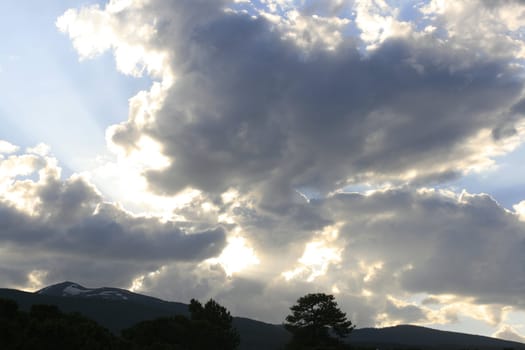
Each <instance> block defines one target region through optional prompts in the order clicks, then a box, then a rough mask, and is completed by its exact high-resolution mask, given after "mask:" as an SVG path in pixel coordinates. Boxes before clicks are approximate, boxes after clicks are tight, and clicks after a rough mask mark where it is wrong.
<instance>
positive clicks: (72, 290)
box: [36, 281, 163, 302]
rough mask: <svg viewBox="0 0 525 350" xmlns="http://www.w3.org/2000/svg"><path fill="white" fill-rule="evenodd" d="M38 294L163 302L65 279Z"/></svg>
mask: <svg viewBox="0 0 525 350" xmlns="http://www.w3.org/2000/svg"><path fill="white" fill-rule="evenodd" d="M36 294H41V295H50V296H58V297H77V298H89V299H107V300H131V301H137V302H144V301H146V300H147V301H149V302H151V301H155V302H163V301H162V300H160V299H157V298H153V297H149V296H145V295H141V294H136V293H133V292H130V291H128V290H125V289H120V288H109V287H102V288H86V287H84V286H82V285H80V284H78V283H76V282H71V281H65V282H61V283H57V284H53V285H51V286H48V287H45V288H42V289H40V290H39V291H37V292H36Z"/></svg>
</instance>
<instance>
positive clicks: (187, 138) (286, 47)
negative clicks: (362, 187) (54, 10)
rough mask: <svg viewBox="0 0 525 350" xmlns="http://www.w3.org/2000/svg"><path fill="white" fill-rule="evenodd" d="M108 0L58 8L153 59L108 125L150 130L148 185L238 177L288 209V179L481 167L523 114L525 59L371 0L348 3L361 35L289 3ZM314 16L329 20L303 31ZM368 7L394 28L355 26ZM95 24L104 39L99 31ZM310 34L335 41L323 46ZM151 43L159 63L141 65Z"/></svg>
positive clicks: (129, 139)
mask: <svg viewBox="0 0 525 350" xmlns="http://www.w3.org/2000/svg"><path fill="white" fill-rule="evenodd" d="M118 3H119V2H117V1H112V2H110V4H108V5H107V6H106V7H105V8H100V7H87V8H83V9H81V10H70V11H68V12H66V13H65V14H64V15H63V16H62V17H61V18H60V19H59V20H58V22H57V23H58V25H59V27H60V28H61V29H62V30H63V31H64V32H66V33H68V34H69V35H70V36H71V38H72V39H73V42H74V44H75V46H76V47H77V49H78V50H79V52H80V54H81V55H83V56H89V55H92V54H97V53H100V52H102V51H104V50H106V49H113V51H114V53H115V57H116V59H117V62H119V60H120V57H132V58H133V57H134V58H133V64H132V66H133V67H136V66H139V67H140V66H141V65H142V66H144V67H146V69H148V70H151V71H152V72H157V73H151V74H152V76H154V77H159V79H160V82H159V83H156V84H154V86H153V87H152V90H151V91H149V92H145V93H143V94H142V97H141V98H140V99H136V100H134V105H136V106H135V107H134V108H133V109H131V111H130V115H129V119H128V121H126V122H124V123H122V124H120V125H116V126H114V127H112V128H110V129H109V131H108V137H109V140H110V144H111V145H112V147H113V148H115V149H121V150H122V151H123V153H124V154H133V153H134V152H137V150H140V149H141V148H142V146H141V140H142V139H143V138H144V137H145V136H147V137H149V138H151V139H152V140H154V141H155V142H157V143H158V144H159V146H160V152H161V153H162V155H163V156H164V157H165V158H166V160H167V162H166V166H164V167H162V168H161V169H155V168H148V167H145V168H144V169H143V170H144V173H145V174H146V176H147V179H148V182H149V185H150V188H151V189H153V190H154V191H156V192H157V193H161V194H165V193H170V194H174V193H177V192H179V191H181V190H184V189H185V188H195V189H198V190H202V191H204V192H207V193H212V194H215V195H219V194H221V193H223V192H225V191H227V190H228V189H229V188H237V189H239V190H240V191H241V192H243V193H246V192H256V193H259V196H260V201H261V203H262V204H263V205H265V206H266V207H268V208H272V209H274V210H276V209H278V210H283V208H285V207H286V206H287V205H288V203H289V202H290V200H291V199H290V198H291V197H292V196H293V193H294V190H297V189H309V190H315V191H319V192H320V193H323V194H326V193H327V192H330V191H333V190H335V189H338V188H342V187H344V186H345V185H347V184H356V183H364V182H371V183H384V182H386V181H393V182H407V181H408V182H410V181H411V182H416V183H420V184H424V183H431V182H432V181H436V179H442V178H450V177H454V176H458V175H459V174H462V173H465V172H468V171H472V170H479V169H482V168H484V167H487V166H490V165H491V164H493V161H492V157H493V156H495V155H499V154H503V153H505V152H508V151H509V150H512V149H513V148H515V147H516V145H517V144H519V142H520V138H521V135H522V134H523V130H524V128H523V115H522V114H521V113H516V109H515V108H513V106H514V105H515V104H516V103H518V101H520V99H521V96H522V89H523V82H522V80H521V79H519V78H517V76H518V75H519V72H520V71H521V68H520V67H518V66H516V65H513V64H512V63H513V60H511V59H510V58H509V55H505V56H504V57H503V56H502V55H499V54H496V53H495V52H496V51H498V52H499V51H500V50H495V49H494V48H493V47H492V46H491V47H488V46H487V47H485V46H482V47H479V48H478V51H476V50H470V48H471V44H472V42H473V41H472V42H471V41H468V42H467V41H465V40H463V39H462V40H463V41H461V45H458V44H457V43H456V42H455V41H453V40H452V39H451V40H442V39H440V38H439V37H436V36H435V35H433V34H432V33H427V32H425V31H424V30H420V31H417V28H415V27H414V28H412V27H411V26H410V25H409V24H408V22H406V23H405V22H403V21H402V20H401V19H399V17H400V15H399V10H396V9H394V8H391V7H390V6H389V5H387V4H386V3H383V2H380V1H378V2H374V4H375V5H374V6H372V7H371V5H370V6H368V5H366V4H365V3H364V2H355V3H354V4H353V5H352V6H353V8H354V9H355V11H356V15H355V16H356V17H355V18H351V20H352V21H355V22H356V23H357V27H356V28H357V29H358V30H359V28H361V29H360V30H361V37H362V39H358V38H357V37H352V36H344V35H342V34H341V33H342V32H343V29H342V28H343V27H344V26H345V25H347V24H349V23H350V22H349V21H347V20H345V18H346V17H333V20H329V18H332V17H329V16H328V15H327V16H321V15H316V16H317V17H316V18H317V19H316V20H314V19H313V18H314V17H312V16H313V15H311V14H310V15H309V14H308V12H306V11H303V12H301V9H300V8H297V7H296V6H295V5H293V3H289V2H282V3H281V2H279V3H276V4H274V5H272V6H270V5H271V4H268V6H267V7H266V8H265V9H262V10H258V12H257V11H256V12H253V11H252V13H254V14H250V12H249V11H247V12H243V11H225V8H226V7H227V6H228V3H227V2H217V1H199V2H196V3H195V2H186V1H182V2H176V3H170V4H166V3H163V2H159V1H154V0H151V1H140V2H134V3H125V5H122V6H117V5H116V4H118ZM461 4H462V5H461V6H459V5H458V6H459V7H458V8H456V7H454V9H450V8H448V7H446V8H442V7H440V6H438V4H437V3H436V4H434V3H433V2H432V3H429V4H427V5H426V7H424V8H423V9H421V11H422V13H424V15H425V16H427V17H428V18H429V21H431V22H432V23H434V22H435V23H437V22H439V21H440V18H441V17H440V16H443V17H444V18H446V19H447V21H452V20H453V19H454V17H453V15H452V14H449V13H448V12H447V11H452V10H454V11H467V10H468V8H470V7H468V6H467V3H465V4H463V3H461ZM230 5H231V4H230ZM509 6H510V5H509ZM116 8H117V9H118V11H117V10H115V9H116ZM293 11H296V15H294V16H295V17H294V16H292V17H290V16H291V14H292V13H294V12H293ZM283 13H284V14H283ZM272 16H273V17H272ZM286 16H288V17H286ZM305 16H306V17H308V16H309V17H308V18H309V19H308V20H306V19H305V18H306V17H305ZM363 16H364V17H363ZM389 16H390V17H389ZM422 16H423V15H422ZM458 16H460V15H458ZM480 16H481V14H480ZM501 16H503V15H501ZM501 16H500V17H497V18H492V17H491V19H490V20H491V21H496V20H500V21H501V22H503V17H501ZM102 19H104V20H102ZM325 19H327V20H328V21H329V23H331V24H330V25H336V27H337V26H339V27H337V28H336V27H333V28H331V29H330V28H329V27H327V28H328V29H327V32H326V33H324V32H319V33H317V34H316V33H313V32H311V30H312V28H316V27H317V26H318V24H319V23H321V22H323V21H325ZM338 20H340V21H342V22H337V21H338ZM283 21H284V22H283ZM294 21H295V22H294ZM308 21H314V22H315V23H309V22H308ZM316 21H317V22H316ZM374 21H375V22H374ZM378 21H379V22H380V21H387V22H388V23H390V25H391V26H394V27H395V28H394V27H392V28H394V29H392V28H391V30H390V32H389V33H390V34H391V35H390V34H389V36H385V35H387V34H386V33H387V31H386V30H385V29H381V28H383V27H384V25H383V24H378V25H379V27H377V28H379V29H377V31H378V33H382V34H381V35H382V36H381V37H380V38H379V37H378V38H376V37H375V36H374V38H372V39H370V40H368V39H367V37H363V36H366V35H368V34H366V33H369V32H370V30H372V29H370V28H369V27H370V26H371V25H372V24H373V23H376V22H377V23H379V22H378ZM394 21H397V22H395V23H398V24H395V23H394ZM292 22H293V23H292ZM372 22H373V23H372ZM130 23H133V26H132V27H130ZM283 23H284V24H283ZM326 23H328V22H326ZM336 23H339V24H336ZM403 23H405V24H403ZM429 23H430V22H429ZM447 23H449V22H447ZM327 25H328V24H327ZM374 25H375V24H374ZM450 25H451V26H452V24H450ZM77 26H81V27H82V28H83V29H82V30H76V29H75V28H77ZM294 26H295V27H294ZM341 26H342V27H341ZM487 26H489V24H487ZM136 27H139V28H145V29H144V30H141V31H138V32H137V31H136V30H135V29H134V28H136ZM292 27H294V28H296V29H297V28H299V27H300V28H303V29H304V31H303V32H302V34H298V33H296V32H294V30H295V29H291V28H292ZM132 28H133V30H132ZM367 28H368V29H367ZM374 28H376V27H374ZM396 28H397V29H396ZM403 28H405V29H403ZM454 28H456V27H454ZM490 28H494V27H493V26H490ZM465 30H466V29H465ZM502 30H503V29H502ZM106 31H107V32H110V33H112V34H111V35H108V36H107V37H106V39H105V40H109V41H108V43H105V42H99V41H97V40H95V39H96V38H97V37H98V35H99V34H100V33H105V32H106ZM456 31H459V29H457V30H456ZM413 32H417V33H416V34H417V35H416V34H414V35H412V34H413ZM293 33H295V34H293ZM327 33H339V34H337V38H336V37H334V38H332V39H329V38H330V35H332V34H330V35H328V34H327ZM396 33H397V34H396ZM403 33H405V34H403ZM449 33H452V29H450V30H449ZM458 33H459V32H458ZM461 33H463V32H461ZM461 33H460V34H461ZM498 33H500V31H498ZM365 34H366V35H365ZM460 34H457V35H456V36H458V37H461V38H463V37H464V35H462V34H461V35H460ZM316 35H318V37H319V38H323V40H325V39H327V40H328V39H329V40H330V41H331V42H332V44H333V45H332V44H330V45H328V46H330V47H329V49H330V50H328V51H327V50H326V49H327V46H326V45H325V44H326V43H325V44H321V43H320V42H318V40H317V39H316V38H317V36H316ZM334 35H335V34H334ZM370 35H372V34H370ZM450 35H451V34H450ZM498 35H499V34H498ZM292 37H293V38H295V39H293V40H292V41H290V40H291V39H290V38H292ZM498 38H499V36H498V37H494V38H493V40H492V39H491V40H490V43H491V45H492V44H494V43H495V42H497V41H498ZM303 39H304V40H306V41H304V40H303ZM361 40H363V41H361ZM458 40H459V39H458ZM368 41H370V42H373V43H374V45H375V47H374V49H373V50H371V51H369V52H367V53H366V54H365V53H363V52H362V51H361V49H360V45H361V43H362V42H368ZM306 42H308V43H309V44H308V45H306V44H305V43H306ZM476 42H479V40H476ZM301 43H303V44H301ZM90 45H97V46H96V47H95V48H92V47H91V46H90ZM305 45H306V46H308V47H306V46H305ZM469 45H470V46H469ZM472 45H473V44H472ZM135 46H137V47H140V50H138V51H137V52H139V53H140V54H137V56H136V57H135V56H134V55H131V56H129V55H121V51H120V48H122V47H135ZM87 48H90V49H89V50H88V49H87ZM480 50H481V51H480ZM134 52H135V51H134ZM479 52H482V53H483V54H479ZM153 53H155V54H158V55H160V56H162V60H161V61H158V62H162V64H160V65H159V66H158V67H162V68H158V69H154V68H150V67H153V65H154V63H153V62H154V61H155V60H154V59H153V58H151V57H150V56H149V55H150V54H153ZM160 56H159V57H160ZM155 62H157V61H155ZM120 66H121V65H120V64H119V67H120ZM121 70H122V69H121ZM123 71H124V72H128V73H130V74H133V72H134V71H133V70H126V69H123Z"/></svg>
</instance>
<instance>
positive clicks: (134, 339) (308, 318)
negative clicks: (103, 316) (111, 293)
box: [0, 293, 355, 350]
mask: <svg viewBox="0 0 525 350" xmlns="http://www.w3.org/2000/svg"><path fill="white" fill-rule="evenodd" d="M290 310H291V314H290V315H288V316H287V317H286V320H285V322H284V324H283V325H284V327H285V328H286V329H287V330H288V331H290V332H291V333H292V337H291V340H290V342H289V343H288V344H286V345H285V346H284V347H283V349H288V350H303V349H304V350H342V349H355V348H351V347H349V345H347V344H345V343H344V339H345V338H346V337H347V336H348V335H349V334H350V333H351V331H352V330H353V329H354V326H353V325H352V322H351V321H350V320H348V319H347V317H346V314H345V313H344V312H342V311H341V310H340V309H339V307H338V305H337V303H336V301H335V298H334V296H333V295H327V294H323V293H315V294H307V295H305V296H303V297H301V298H299V299H298V300H297V303H296V304H295V305H293V306H292V307H291V308H290ZM232 322H233V317H232V316H231V314H230V312H229V311H228V310H227V309H226V308H225V307H224V306H222V305H220V304H219V303H217V302H216V301H214V300H213V299H210V300H209V301H208V302H206V303H205V304H204V305H203V304H201V303H200V302H199V301H197V300H195V299H192V300H191V302H190V305H189V317H186V316H183V315H174V316H172V317H163V318H158V319H154V320H148V321H142V322H139V323H137V324H135V325H134V326H132V327H130V328H128V329H124V330H122V331H121V333H120V335H116V334H113V333H112V332H110V331H109V330H107V329H106V328H104V327H102V326H100V325H99V324H98V323H96V322H95V321H93V320H90V319H88V318H86V317H84V316H82V315H81V314H79V313H63V312H61V311H60V309H59V308H58V307H57V306H54V305H33V306H32V307H31V308H30V310H29V311H28V312H24V311H21V310H20V309H19V307H18V305H17V303H16V302H15V301H12V300H9V299H1V298H0V349H6V350H10V349H13V350H33V349H54V350H61V349H68V350H69V349H76V350H99V349H100V350H113V349H115V350H121V349H122V350H124V349H126V350H128V349H130V350H234V349H237V348H238V346H239V344H240V336H239V333H238V332H237V330H236V329H235V328H234V327H233V325H232Z"/></svg>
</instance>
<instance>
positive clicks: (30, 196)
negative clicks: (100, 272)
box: [0, 154, 225, 281]
mask: <svg viewBox="0 0 525 350" xmlns="http://www.w3.org/2000/svg"><path fill="white" fill-rule="evenodd" d="M0 169H7V170H6V171H2V173H1V174H2V177H1V178H0V184H2V190H3V191H2V194H1V195H0V221H1V222H2V225H1V228H0V244H1V246H2V247H9V250H10V251H16V252H18V253H19V254H24V253H30V255H32V253H33V252H36V251H38V253H37V254H35V255H34V256H33V257H32V258H28V261H32V262H35V260H37V261H38V259H42V257H43V256H48V257H49V256H52V257H53V260H54V259H58V260H66V261H68V260H69V261H68V263H66V264H64V266H57V265H56V264H54V263H53V262H49V261H48V262H45V263H42V264H38V265H35V266H40V267H39V268H41V269H44V270H47V271H51V270H53V272H49V276H48V278H49V277H50V276H64V275H66V274H65V273H64V271H66V270H68V269H69V271H70V273H72V272H73V271H75V269H73V268H72V266H75V265H77V267H78V265H82V264H80V263H79V264H76V263H75V262H77V263H78V262H79V261H83V262H84V263H83V266H84V267H83V268H80V269H78V271H77V273H78V276H74V275H71V277H70V278H75V277H77V278H80V279H82V278H84V277H85V275H83V273H87V272H86V271H90V270H91V271H93V270H92V269H95V268H96V266H97V265H99V264H102V265H105V264H108V263H111V264H112V267H113V268H115V269H116V270H118V268H117V267H118V266H119V265H120V267H121V268H122V267H124V265H125V264H131V265H132V266H134V268H135V269H136V270H135V274H136V273H139V272H140V271H143V269H144V267H141V266H140V263H139V262H143V263H144V265H145V266H148V265H152V264H153V265H157V266H158V265H160V264H161V263H162V262H170V261H201V260H203V259H206V258H209V257H212V256H216V255H218V254H219V253H220V251H221V250H222V248H223V246H224V244H225V231H224V229H222V228H221V227H220V226H215V227H209V228H208V229H203V230H200V231H188V230H185V229H183V228H180V227H179V226H178V225H177V223H175V222H163V221H161V220H159V219H158V218H155V217H144V216H136V215H133V214H131V213H129V212H127V211H125V210H123V209H122V208H121V207H120V206H119V205H117V204H112V203H107V202H104V201H103V199H102V197H101V195H100V193H99V192H98V191H97V190H96V189H95V188H94V187H93V186H92V185H91V184H89V183H88V182H87V181H86V180H85V179H83V178H82V177H80V176H78V175H73V176H71V177H70V178H68V179H66V180H62V179H61V178H60V169H59V168H58V167H57V166H56V160H55V159H54V158H52V157H51V156H48V155H37V154H20V155H18V154H17V155H11V156H10V157H9V158H6V159H0ZM48 259H49V258H48ZM46 260H47V259H46ZM90 260H96V261H98V263H93V264H91V263H89V261H90ZM23 265H27V263H26V264H23ZM26 268H27V266H26ZM6 270H10V269H6ZM125 270H126V269H125ZM5 273H6V275H8V276H15V277H16V276H19V273H18V272H17V269H16V268H15V269H13V271H11V272H9V271H6V272H5ZM128 273H129V272H128ZM112 274H118V272H116V271H113V272H112ZM15 277H12V278H15ZM131 278H132V276H129V275H128V281H129V280H130V279H131ZM15 279H16V278H15Z"/></svg>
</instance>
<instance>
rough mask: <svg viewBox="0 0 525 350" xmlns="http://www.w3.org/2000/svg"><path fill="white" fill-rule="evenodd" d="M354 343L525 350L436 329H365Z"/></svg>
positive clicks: (386, 349) (442, 349) (387, 346)
mask: <svg viewBox="0 0 525 350" xmlns="http://www.w3.org/2000/svg"><path fill="white" fill-rule="evenodd" d="M351 338H352V340H351V342H352V343H353V344H360V345H373V346H374V347H376V348H378V349H381V350H389V349H396V348H400V347H403V348H410V349H439V350H447V349H478V350H482V349H487V350H488V349H515V350H518V349H525V344H522V343H517V342H511V341H504V340H501V339H496V338H490V337H484V336H479V335H471V334H464V333H457V332H446V331H440V330H436V329H432V328H426V327H419V326H411V325H399V326H395V327H386V328H380V329H378V328H362V329H358V330H355V331H354V332H352V335H351Z"/></svg>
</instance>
